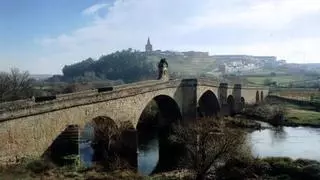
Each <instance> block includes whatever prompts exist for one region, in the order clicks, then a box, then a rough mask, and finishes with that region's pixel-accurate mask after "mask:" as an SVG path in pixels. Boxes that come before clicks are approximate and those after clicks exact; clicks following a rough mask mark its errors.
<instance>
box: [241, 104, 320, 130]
mask: <svg viewBox="0 0 320 180" xmlns="http://www.w3.org/2000/svg"><path fill="white" fill-rule="evenodd" d="M241 115H242V116H243V118H247V119H251V120H258V121H263V122H267V123H270V124H272V125H274V126H290V127H298V126H303V127H313V128H320V112H317V111H315V110H314V108H311V107H303V106H298V105H294V104H290V103H286V102H281V101H271V102H270V101H266V102H265V103H263V104H260V105H255V106H249V107H246V108H245V109H244V111H243V112H242V114H241Z"/></svg>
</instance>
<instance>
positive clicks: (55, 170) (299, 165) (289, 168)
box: [0, 157, 320, 180]
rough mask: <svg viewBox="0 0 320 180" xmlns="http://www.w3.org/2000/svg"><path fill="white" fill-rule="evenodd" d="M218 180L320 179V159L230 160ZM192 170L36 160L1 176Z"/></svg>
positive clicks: (116, 175) (151, 179)
mask: <svg viewBox="0 0 320 180" xmlns="http://www.w3.org/2000/svg"><path fill="white" fill-rule="evenodd" d="M208 174H210V176H211V177H212V178H214V179H218V180H219V179H224V180H228V179H230V180H231V179H288V180H289V179H308V180H317V179H320V162H318V161H313V160H307V159H297V160H293V159H291V158H287V157H277V158H276V157H269V158H262V159H258V158H249V159H248V158H245V159H239V158H236V159H230V160H228V161H226V163H224V164H223V165H222V166H220V167H217V168H216V169H214V170H212V172H211V173H208ZM194 178H195V175H194V174H193V171H192V170H186V169H185V170H174V171H170V172H164V173H159V174H154V175H152V176H142V175H139V174H137V173H135V172H133V171H130V170H117V171H113V172H104V171H102V170H101V169H99V168H90V169H78V170H77V169H74V167H55V166H53V165H52V164H50V163H48V162H45V161H42V160H34V161H31V162H29V163H22V164H19V165H14V166H10V167H9V166H8V167H6V168H1V169H0V179H30V180H33V179H48V180H55V179H67V180H69V179H70V180H71V179H86V180H92V179H94V180H102V179H103V180H108V179H110V180H116V179H128V180H147V179H148V180H156V179H157V180H158V179H165V180H173V179H186V180H187V179H194Z"/></svg>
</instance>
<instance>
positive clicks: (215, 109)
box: [197, 90, 221, 117]
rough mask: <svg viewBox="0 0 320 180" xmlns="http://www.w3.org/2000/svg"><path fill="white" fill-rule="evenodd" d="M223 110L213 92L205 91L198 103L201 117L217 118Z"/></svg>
mask: <svg viewBox="0 0 320 180" xmlns="http://www.w3.org/2000/svg"><path fill="white" fill-rule="evenodd" d="M220 110H221V106H220V104H219V101H218V98H217V96H216V95H215V94H214V92H212V91H211V90H207V91H205V92H204V93H203V94H202V95H201V97H200V99H199V101H198V107H197V111H198V115H199V117H213V116H214V117H217V116H218V113H219V112H220Z"/></svg>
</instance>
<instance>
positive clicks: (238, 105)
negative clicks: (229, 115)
mask: <svg viewBox="0 0 320 180" xmlns="http://www.w3.org/2000/svg"><path fill="white" fill-rule="evenodd" d="M241 87H242V86H241V84H235V85H234V86H233V91H232V96H233V98H234V112H235V113H239V112H241V110H242V106H243V105H242V102H241Z"/></svg>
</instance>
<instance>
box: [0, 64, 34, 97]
mask: <svg viewBox="0 0 320 180" xmlns="http://www.w3.org/2000/svg"><path fill="white" fill-rule="evenodd" d="M32 93H33V89H32V79H31V78H30V77H29V73H28V72H27V71H25V72H20V70H19V69H17V68H14V69H11V72H10V73H6V72H0V102H2V101H12V100H18V99H22V98H27V97H30V96H32Z"/></svg>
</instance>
